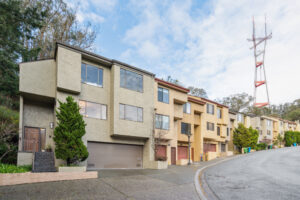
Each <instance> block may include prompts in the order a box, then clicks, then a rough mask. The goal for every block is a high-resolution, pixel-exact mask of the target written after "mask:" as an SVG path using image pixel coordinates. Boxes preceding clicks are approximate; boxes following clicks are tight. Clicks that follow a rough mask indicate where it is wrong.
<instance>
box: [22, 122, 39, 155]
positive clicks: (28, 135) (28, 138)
mask: <svg viewBox="0 0 300 200" xmlns="http://www.w3.org/2000/svg"><path fill="white" fill-rule="evenodd" d="M24 151H29V152H38V151H40V129H39V128H29V127H25V130H24Z"/></svg>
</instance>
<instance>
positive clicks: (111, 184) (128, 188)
mask: <svg viewBox="0 0 300 200" xmlns="http://www.w3.org/2000/svg"><path fill="white" fill-rule="evenodd" d="M222 159H223V158H220V159H216V160H213V161H209V162H202V163H198V164H195V165H191V166H169V168H168V169H162V170H151V169H132V170H131V169H128V170H100V171H99V177H98V178H97V179H87V180H73V181H57V182H45V183H34V184H22V185H14V186H2V187H0V200H2V199H5V200H6V199H7V200H12V199H14V200H15V199H20V200H25V199H30V200H33V199H43V200H46V199H55V200H57V199H63V200H65V199H68V200H71V199H84V200H86V199H105V200H108V199H111V200H144V199H145V200H146V199H147V200H148V199H150V200H151V199H152V200H158V199H162V200H167V199H171V200H176V199H178V200H185V199H186V200H198V199H199V197H198V194H197V192H196V189H195V186H194V177H195V173H196V171H197V170H198V169H199V168H202V167H204V166H206V165H209V164H212V163H215V162H218V161H219V160H222Z"/></svg>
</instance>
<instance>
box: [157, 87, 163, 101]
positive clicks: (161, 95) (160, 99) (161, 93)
mask: <svg viewBox="0 0 300 200" xmlns="http://www.w3.org/2000/svg"><path fill="white" fill-rule="evenodd" d="M157 96H158V101H160V102H163V89H162V88H160V87H159V88H158V94H157Z"/></svg>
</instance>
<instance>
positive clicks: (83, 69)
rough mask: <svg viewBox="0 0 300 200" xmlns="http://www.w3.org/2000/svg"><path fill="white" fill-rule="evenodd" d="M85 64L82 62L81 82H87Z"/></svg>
mask: <svg viewBox="0 0 300 200" xmlns="http://www.w3.org/2000/svg"><path fill="white" fill-rule="evenodd" d="M85 70H86V68H85V64H83V63H81V82H85V79H86V71H85Z"/></svg>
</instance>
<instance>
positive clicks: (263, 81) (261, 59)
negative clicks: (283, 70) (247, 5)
mask: <svg viewBox="0 0 300 200" xmlns="http://www.w3.org/2000/svg"><path fill="white" fill-rule="evenodd" d="M271 38H272V33H270V34H269V35H267V23H266V17H265V35H264V37H256V35H255V23H254V17H253V34H252V38H251V39H248V41H252V42H253V47H251V48H250V49H253V51H254V61H255V62H254V63H255V75H254V99H253V101H254V103H253V106H254V107H258V108H261V107H264V106H267V105H270V100H269V92H268V84H267V78H266V70H265V53H266V45H267V40H268V39H271ZM258 87H265V89H266V96H267V99H266V102H259V103H258V102H256V97H257V96H256V93H257V88H258Z"/></svg>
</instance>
